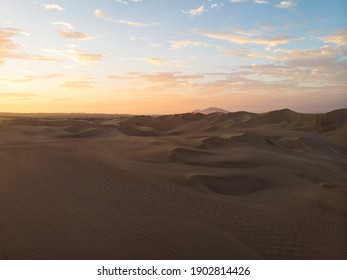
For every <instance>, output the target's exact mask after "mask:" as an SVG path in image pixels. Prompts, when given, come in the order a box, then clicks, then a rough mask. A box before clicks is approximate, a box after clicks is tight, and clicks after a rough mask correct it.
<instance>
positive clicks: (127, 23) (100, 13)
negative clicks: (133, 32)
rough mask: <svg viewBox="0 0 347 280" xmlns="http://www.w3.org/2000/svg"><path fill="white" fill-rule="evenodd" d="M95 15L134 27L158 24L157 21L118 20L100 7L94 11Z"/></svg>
mask: <svg viewBox="0 0 347 280" xmlns="http://www.w3.org/2000/svg"><path fill="white" fill-rule="evenodd" d="M94 15H95V16H96V17H98V18H100V19H103V20H110V21H112V22H115V23H120V24H125V25H129V26H133V27H149V26H152V25H156V24H155V23H142V22H135V21H130V20H116V19H113V18H112V17H110V16H109V15H108V14H107V13H105V12H103V11H102V10H100V9H96V10H95V11H94Z"/></svg>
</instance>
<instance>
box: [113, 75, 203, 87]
mask: <svg viewBox="0 0 347 280" xmlns="http://www.w3.org/2000/svg"><path fill="white" fill-rule="evenodd" d="M110 78H113V79H122V80H128V81H129V85H130V86H133V87H136V88H141V89H144V90H150V91H159V92H162V91H164V92H165V91H168V90H170V89H179V88H189V87H191V86H193V81H194V80H197V79H201V78H203V75H202V74H193V75H185V74H182V73H180V72H158V73H154V74H147V73H137V72H129V73H125V75H121V76H119V75H112V76H110Z"/></svg>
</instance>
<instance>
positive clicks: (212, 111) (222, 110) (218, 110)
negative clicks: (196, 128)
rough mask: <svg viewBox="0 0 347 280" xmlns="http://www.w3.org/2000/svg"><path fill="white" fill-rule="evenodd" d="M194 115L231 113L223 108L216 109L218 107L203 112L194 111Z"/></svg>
mask: <svg viewBox="0 0 347 280" xmlns="http://www.w3.org/2000/svg"><path fill="white" fill-rule="evenodd" d="M193 113H201V114H205V115H207V114H212V113H229V111H227V110H224V109H221V108H216V107H209V108H206V109H203V110H194V111H193Z"/></svg>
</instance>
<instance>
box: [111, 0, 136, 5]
mask: <svg viewBox="0 0 347 280" xmlns="http://www.w3.org/2000/svg"><path fill="white" fill-rule="evenodd" d="M116 2H118V3H122V4H126V5H128V4H129V3H139V2H142V0H116Z"/></svg>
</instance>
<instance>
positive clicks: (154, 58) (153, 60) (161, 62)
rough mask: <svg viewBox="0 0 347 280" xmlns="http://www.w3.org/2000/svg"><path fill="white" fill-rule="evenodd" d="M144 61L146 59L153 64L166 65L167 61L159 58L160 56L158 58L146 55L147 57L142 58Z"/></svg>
mask: <svg viewBox="0 0 347 280" xmlns="http://www.w3.org/2000/svg"><path fill="white" fill-rule="evenodd" d="M142 60H143V61H146V62H148V63H151V64H155V65H165V64H166V62H165V61H163V60H161V59H159V58H156V57H146V58H143V59H142Z"/></svg>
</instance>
